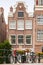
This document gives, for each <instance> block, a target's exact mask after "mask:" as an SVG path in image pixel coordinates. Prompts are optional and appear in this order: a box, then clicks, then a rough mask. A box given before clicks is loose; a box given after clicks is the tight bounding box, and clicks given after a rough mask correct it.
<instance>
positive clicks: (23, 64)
mask: <svg viewBox="0 0 43 65" xmlns="http://www.w3.org/2000/svg"><path fill="white" fill-rule="evenodd" d="M0 65H43V63H30V64H29V63H19V64H18V63H16V64H0Z"/></svg>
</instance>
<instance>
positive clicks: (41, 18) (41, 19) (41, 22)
mask: <svg viewBox="0 0 43 65" xmlns="http://www.w3.org/2000/svg"><path fill="white" fill-rule="evenodd" d="M37 24H38V25H43V15H39V16H37Z"/></svg>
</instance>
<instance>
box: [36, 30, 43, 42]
mask: <svg viewBox="0 0 43 65" xmlns="http://www.w3.org/2000/svg"><path fill="white" fill-rule="evenodd" d="M39 31H43V30H39ZM42 34H43V32H42ZM38 35H39V37H40V35H41V33H40V32H39V34H38V31H37V41H39V42H43V39H42V40H41V38H39V37H38ZM41 36H42V35H41ZM38 38H39V39H38Z"/></svg>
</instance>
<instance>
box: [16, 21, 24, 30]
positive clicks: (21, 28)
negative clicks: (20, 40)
mask: <svg viewBox="0 0 43 65" xmlns="http://www.w3.org/2000/svg"><path fill="white" fill-rule="evenodd" d="M19 21H21V22H23V24H22V25H21V24H19V23H18V22H19ZM22 26H23V27H22ZM17 30H24V20H18V21H17Z"/></svg>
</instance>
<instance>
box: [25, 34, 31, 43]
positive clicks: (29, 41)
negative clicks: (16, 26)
mask: <svg viewBox="0 0 43 65" xmlns="http://www.w3.org/2000/svg"><path fill="white" fill-rule="evenodd" d="M26 43H27V44H31V35H27V36H26Z"/></svg>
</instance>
